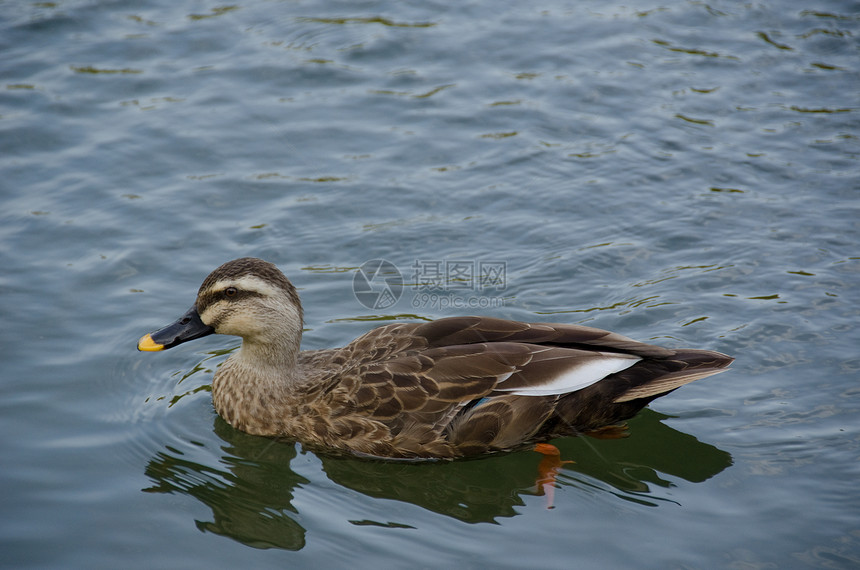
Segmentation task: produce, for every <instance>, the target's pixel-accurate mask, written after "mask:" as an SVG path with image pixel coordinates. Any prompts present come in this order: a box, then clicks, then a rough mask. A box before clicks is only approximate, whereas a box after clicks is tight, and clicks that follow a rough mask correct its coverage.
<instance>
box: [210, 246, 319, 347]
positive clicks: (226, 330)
mask: <svg viewBox="0 0 860 570" xmlns="http://www.w3.org/2000/svg"><path fill="white" fill-rule="evenodd" d="M197 312H198V313H199V314H200V320H201V321H203V323H204V324H206V325H208V326H211V327H212V328H214V329H215V332H216V333H218V334H229V335H237V336H241V337H242V338H243V339H246V340H258V341H262V342H272V341H274V340H276V339H277V337H278V336H283V335H284V334H290V335H294V334H295V333H296V331H299V333H300V331H301V327H302V309H301V303H300V302H299V297H298V294H297V293H296V289H295V287H293V285H292V283H290V281H289V280H288V279H287V278H286V277H284V275H283V274H282V273H281V272H280V271H278V270H277V268H275V266H274V265H272V264H271V263H268V262H265V261H262V260H257V259H249V258H244V259H238V260H234V261H231V262H228V263H225V264H224V265H222V266H221V267H219V268H218V269H216V270H215V271H213V272H212V274H210V275H209V277H207V278H206V280H205V281H204V282H203V285H202V286H201V287H200V291H199V292H198V294H197Z"/></svg>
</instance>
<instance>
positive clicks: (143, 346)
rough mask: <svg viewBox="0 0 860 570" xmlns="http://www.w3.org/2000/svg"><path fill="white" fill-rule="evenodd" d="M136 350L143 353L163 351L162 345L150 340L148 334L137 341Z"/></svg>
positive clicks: (150, 337) (150, 336)
mask: <svg viewBox="0 0 860 570" xmlns="http://www.w3.org/2000/svg"><path fill="white" fill-rule="evenodd" d="M137 349H138V350H142V351H144V352H157V351H159V350H164V345H163V344H158V343H157V342H155V341H154V340H152V335H149V334H148V335H145V336H144V337H143V338H141V339H140V340H139V341H137Z"/></svg>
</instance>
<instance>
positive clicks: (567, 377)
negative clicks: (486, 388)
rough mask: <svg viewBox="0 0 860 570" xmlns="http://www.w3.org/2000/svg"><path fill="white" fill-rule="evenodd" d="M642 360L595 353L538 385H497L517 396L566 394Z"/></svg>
mask: <svg viewBox="0 0 860 570" xmlns="http://www.w3.org/2000/svg"><path fill="white" fill-rule="evenodd" d="M640 360H642V359H641V358H639V357H638V356H632V355H629V354H613V353H608V352H600V353H596V354H595V355H594V356H592V357H589V358H583V359H580V360H579V362H577V363H576V364H575V365H574V366H572V367H571V368H569V369H567V370H565V371H564V372H563V373H561V374H559V375H558V376H556V377H555V378H550V379H547V381H546V382H545V383H543V384H541V385H539V386H532V387H520V388H509V389H507V390H506V389H505V388H504V387H498V388H496V390H498V391H499V392H509V393H511V394H516V395H518V396H554V395H557V394H568V393H570V392H575V391H577V390H582V389H583V388H587V387H588V386H591V385H592V384H596V383H597V382H600V381H601V380H603V379H604V378H606V377H607V376H609V375H610V374H615V373H616V372H621V371H622V370H626V369H628V368H630V367H631V366H633V365H634V364H636V363H637V362H639V361H640Z"/></svg>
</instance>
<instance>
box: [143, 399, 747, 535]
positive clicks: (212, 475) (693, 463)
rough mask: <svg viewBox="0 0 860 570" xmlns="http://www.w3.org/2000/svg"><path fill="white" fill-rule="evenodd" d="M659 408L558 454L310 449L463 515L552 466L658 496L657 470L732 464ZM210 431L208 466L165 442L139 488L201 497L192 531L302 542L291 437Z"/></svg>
mask: <svg viewBox="0 0 860 570" xmlns="http://www.w3.org/2000/svg"><path fill="white" fill-rule="evenodd" d="M665 417H666V416H663V415H661V414H658V413H657V412H654V411H652V410H648V409H646V410H643V412H641V413H640V414H639V416H637V417H636V418H634V419H633V420H631V422H630V424H631V433H632V434H633V437H630V438H627V439H615V440H610V441H601V440H595V439H592V438H588V437H578V438H573V437H571V438H563V439H559V440H555V441H554V442H553V444H554V445H555V446H556V447H557V449H558V451H559V452H560V454H559V455H558V457H557V458H553V457H551V456H552V452H548V451H547V449H548V448H544V449H543V453H536V452H533V451H521V452H517V453H509V454H504V455H497V456H490V457H484V458H479V459H473V460H461V461H453V462H435V463H427V462H423V463H404V462H390V461H388V462H387V461H373V460H365V459H357V458H351V457H334V456H326V455H323V454H320V455H319V458H320V460H321V462H322V466H323V470H324V471H325V473H326V475H327V476H328V477H329V478H330V479H331V480H332V481H334V482H335V483H337V484H339V485H341V486H343V487H347V488H349V489H353V490H355V491H359V492H361V493H363V494H365V495H368V496H371V497H377V498H384V499H396V500H399V501H404V502H408V503H412V504H415V505H418V506H420V507H423V508H425V509H428V510H430V511H433V512H436V513H440V514H444V515H447V516H450V517H454V518H456V519H458V520H461V521H465V522H470V523H480V522H493V521H495V520H496V519H497V518H499V517H512V516H514V515H516V514H519V512H518V509H517V507H524V505H525V502H524V500H523V496H524V495H536V494H544V493H545V492H546V491H548V490H550V489H549V487H548V485H549V486H551V485H552V478H554V477H556V473H558V475H557V478H556V484H557V485H561V486H576V487H580V488H581V489H588V490H589V491H590V492H609V493H613V494H615V495H616V496H618V497H620V498H623V499H626V500H631V501H636V502H640V503H644V504H648V505H657V504H659V503H660V502H661V501H663V500H665V499H662V498H661V497H660V496H659V495H660V494H658V493H654V492H653V489H654V488H655V487H668V486H671V484H672V483H671V482H670V481H669V480H667V478H666V477H668V478H680V479H684V480H687V481H690V482H700V481H704V480H706V479H708V478H709V477H712V476H714V475H715V474H717V473H719V472H720V471H722V470H723V469H725V468H726V467H728V466H729V465H731V456H730V455H729V454H728V453H726V452H725V451H722V450H720V449H717V448H716V447H714V446H712V445H709V444H706V443H702V442H700V441H698V440H697V439H695V438H694V437H692V436H690V435H687V434H683V433H681V432H678V431H676V430H674V429H672V428H670V427H668V426H666V425H665V424H663V423H661V421H660V420H662V419H664V418H665ZM215 432H216V433H217V435H218V436H219V437H220V438H221V439H222V440H224V442H225V444H226V445H224V446H222V450H223V454H222V456H221V457H220V461H219V464H218V465H217V466H216V467H213V466H212V465H203V464H200V463H197V462H195V461H194V460H192V459H190V458H189V457H188V456H187V454H185V453H183V452H182V451H180V450H176V449H173V448H170V447H168V448H165V450H164V451H162V452H159V453H158V454H157V455H156V456H155V457H153V458H152V459H151V460H150V462H149V464H148V466H147V468H146V474H147V476H149V478H150V479H151V480H152V481H153V486H152V487H149V488H147V489H145V490H146V491H148V492H156V493H177V492H178V493H185V494H187V495H191V496H193V497H195V498H196V499H197V500H199V501H201V502H202V503H204V504H205V505H207V506H208V507H209V508H210V509H212V514H213V520H212V521H211V522H203V521H197V526H198V527H199V528H200V529H201V530H206V531H210V532H214V533H216V534H222V535H225V536H229V537H231V538H233V539H235V540H238V541H240V542H242V543H244V544H247V545H250V546H256V547H260V548H268V547H276V548H285V549H289V550H298V549H301V548H302V547H303V546H304V544H305V529H304V528H303V527H302V526H301V525H300V524H299V523H298V522H297V520H296V519H297V518H299V517H298V516H297V515H298V511H297V510H296V508H295V507H294V506H293V505H292V501H293V494H294V490H295V489H296V487H299V486H302V485H305V484H308V483H309V481H308V480H307V479H305V478H304V477H302V476H300V475H298V474H296V473H295V472H293V471H292V469H291V468H290V462H291V461H292V460H293V459H294V458H295V457H296V447H295V445H293V444H292V443H287V442H277V441H273V440H271V439H268V438H262V437H255V436H250V435H247V434H244V433H242V432H239V431H237V430H235V429H233V428H231V427H230V426H229V425H227V424H226V423H225V422H224V421H223V420H221V419H220V418H216V422H215ZM201 451H205V450H201ZM210 457H211V456H210ZM212 463H214V462H212ZM547 465H549V466H552V467H553V469H552V472H551V473H547V472H542V471H544V470H545V468H546V466H547ZM547 477H549V479H548V478H547ZM547 500H550V497H547ZM545 504H546V506H549V503H545ZM522 510H523V509H522V508H520V509H519V511H520V512H521V511H522ZM350 522H352V523H353V524H357V525H361V524H383V525H384V524H388V523H384V522H383V523H377V522H374V521H372V520H354V521H350Z"/></svg>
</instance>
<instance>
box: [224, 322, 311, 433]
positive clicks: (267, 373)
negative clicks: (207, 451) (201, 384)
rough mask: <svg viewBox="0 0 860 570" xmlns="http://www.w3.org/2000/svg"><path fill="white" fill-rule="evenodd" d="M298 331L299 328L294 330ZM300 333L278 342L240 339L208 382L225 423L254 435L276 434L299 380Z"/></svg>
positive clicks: (286, 336)
mask: <svg viewBox="0 0 860 570" xmlns="http://www.w3.org/2000/svg"><path fill="white" fill-rule="evenodd" d="M298 332H299V335H300V334H301V330H299V331H298ZM300 342H301V340H300V337H296V336H295V335H284V336H282V337H281V338H280V342H266V343H261V342H254V341H250V340H247V339H246V340H244V341H243V342H242V347H241V348H240V349H239V351H238V352H236V353H235V354H234V355H232V356H231V357H230V358H228V359H227V361H226V362H225V363H224V364H223V365H222V366H221V368H220V369H219V370H218V372H217V373H216V374H215V378H214V380H213V382H212V400H213V403H214V404H215V409H216V411H217V412H218V413H219V414H220V415H221V416H222V417H223V418H224V419H225V420H227V422H228V423H230V424H231V425H233V426H234V427H236V428H238V429H241V430H242V431H245V432H248V433H252V434H257V435H276V434H277V433H279V432H280V431H282V430H281V426H280V424H281V423H282V422H283V421H284V420H285V419H286V417H285V416H287V417H288V416H289V412H288V410H286V409H285V402H286V401H288V396H289V394H290V393H291V392H292V391H293V389H294V388H295V386H296V385H297V384H298V382H300V380H301V378H300V375H299V373H298V370H297V368H296V360H297V359H298V354H299V343H300Z"/></svg>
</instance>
